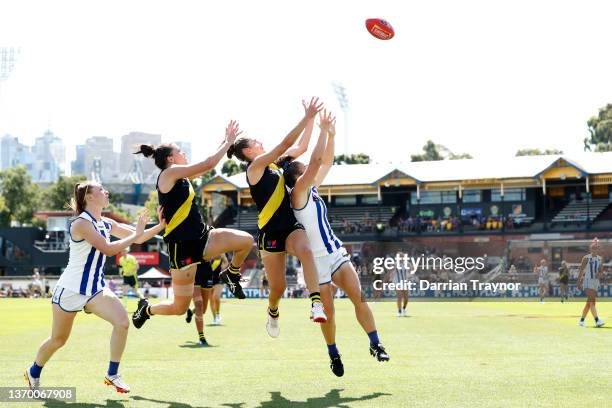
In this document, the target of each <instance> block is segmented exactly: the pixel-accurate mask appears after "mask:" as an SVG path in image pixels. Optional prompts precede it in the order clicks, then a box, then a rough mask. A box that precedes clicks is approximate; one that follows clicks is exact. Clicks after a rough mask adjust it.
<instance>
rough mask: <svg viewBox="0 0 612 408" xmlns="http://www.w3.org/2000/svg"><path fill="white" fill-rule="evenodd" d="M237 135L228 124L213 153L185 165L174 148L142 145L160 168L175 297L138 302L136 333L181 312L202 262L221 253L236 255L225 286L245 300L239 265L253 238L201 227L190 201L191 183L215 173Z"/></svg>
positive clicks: (192, 194) (160, 194)
mask: <svg viewBox="0 0 612 408" xmlns="http://www.w3.org/2000/svg"><path fill="white" fill-rule="evenodd" d="M238 134H240V131H239V129H238V124H237V122H234V121H231V122H230V123H229V124H228V126H227V128H226V129H225V139H224V141H223V143H221V145H220V146H219V148H218V149H217V151H216V152H215V153H214V154H213V155H212V156H210V157H209V158H207V159H206V160H203V161H201V162H199V163H196V164H188V162H187V158H186V156H185V153H183V152H182V151H181V150H180V148H179V147H178V146H177V145H176V144H162V145H161V146H158V147H153V146H149V145H141V146H140V150H139V151H138V152H137V153H141V154H143V155H144V156H145V157H153V158H154V159H155V165H156V166H157V167H158V168H160V169H161V172H160V173H159V176H158V178H157V195H158V198H159V204H160V205H161V206H162V208H163V212H164V218H165V219H166V222H167V226H166V229H165V232H164V241H165V242H166V244H167V245H168V256H169V258H170V274H171V275H172V290H173V292H174V299H173V300H171V301H164V302H161V303H156V304H154V305H149V303H148V302H147V300H146V299H141V300H140V301H139V302H138V309H137V310H136V312H134V314H133V315H132V322H133V323H134V326H135V327H136V328H137V329H139V328H141V327H142V325H143V324H144V323H145V322H146V320H147V319H149V318H150V317H151V316H154V315H182V314H185V312H186V311H187V309H188V308H189V305H190V303H191V299H192V297H193V283H194V279H195V275H196V269H197V265H198V264H199V263H200V262H202V260H210V259H212V258H214V257H216V256H218V255H220V254H222V253H225V252H233V253H234V256H233V257H232V263H231V264H230V266H229V267H228V269H227V270H226V271H225V272H226V276H227V279H228V283H229V284H228V286H229V287H230V290H231V291H232V293H233V294H234V295H235V296H236V297H237V298H239V299H244V298H245V295H244V292H243V291H242V287H241V285H240V266H241V265H242V262H243V261H244V260H245V259H246V257H247V256H248V254H249V252H250V251H251V249H252V247H253V237H251V235H250V234H248V233H246V232H243V231H238V230H234V229H229V228H218V229H215V228H212V227H210V226H208V225H206V224H204V222H203V221H202V216H201V214H200V210H199V209H198V206H197V204H196V200H194V198H195V191H194V189H193V187H192V185H191V182H190V181H189V180H190V179H192V178H196V177H199V176H200V175H202V174H203V173H205V172H207V171H209V170H211V169H213V168H214V167H215V166H216V165H217V164H218V163H219V161H220V160H221V158H222V157H223V155H224V154H225V153H226V152H227V149H228V148H229V147H230V146H232V145H233V143H234V140H235V139H236V137H237V136H238Z"/></svg>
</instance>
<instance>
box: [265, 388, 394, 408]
mask: <svg viewBox="0 0 612 408" xmlns="http://www.w3.org/2000/svg"><path fill="white" fill-rule="evenodd" d="M341 391H344V390H342V389H340V390H338V389H335V390H331V391H329V392H328V393H327V394H325V395H324V396H323V397H314V398H308V399H307V400H306V401H291V400H288V399H287V398H285V397H283V396H282V395H281V393H280V392H278V391H273V392H270V396H271V397H272V400H271V401H264V402H261V403H260V405H259V408H268V407H298V408H299V407H308V408H327V407H346V408H348V407H349V405H345V404H348V403H351V402H355V401H367V400H373V399H376V398H378V397H382V396H385V395H391V394H386V393H383V392H375V393H373V394H366V395H363V396H361V397H341V396H340V392H341ZM372 406H373V405H372Z"/></svg>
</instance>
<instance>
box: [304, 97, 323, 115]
mask: <svg viewBox="0 0 612 408" xmlns="http://www.w3.org/2000/svg"><path fill="white" fill-rule="evenodd" d="M302 106H304V112H305V116H306V117H307V118H308V119H312V118H314V117H315V116H317V113H319V112H321V109H323V102H319V98H317V97H314V96H313V97H312V98H311V99H310V102H309V103H308V105H306V104H305V103H304V101H302Z"/></svg>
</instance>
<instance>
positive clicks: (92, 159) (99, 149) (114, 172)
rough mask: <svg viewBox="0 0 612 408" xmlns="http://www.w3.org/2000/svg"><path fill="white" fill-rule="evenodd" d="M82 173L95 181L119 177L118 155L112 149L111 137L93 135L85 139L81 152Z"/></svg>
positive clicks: (115, 179)
mask: <svg viewBox="0 0 612 408" xmlns="http://www.w3.org/2000/svg"><path fill="white" fill-rule="evenodd" d="M83 156H84V157H83V162H84V174H85V175H86V176H87V178H88V179H93V180H96V181H103V182H106V181H117V180H118V179H119V166H118V164H119V163H118V162H119V155H118V154H117V153H115V151H114V150H113V139H112V138H110V137H106V136H94V137H90V138H89V139H87V140H86V141H85V148H84V153H83Z"/></svg>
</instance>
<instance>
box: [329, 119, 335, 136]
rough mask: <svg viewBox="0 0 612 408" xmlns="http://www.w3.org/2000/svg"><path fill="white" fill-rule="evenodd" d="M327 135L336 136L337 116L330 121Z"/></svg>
mask: <svg viewBox="0 0 612 408" xmlns="http://www.w3.org/2000/svg"><path fill="white" fill-rule="evenodd" d="M327 135H328V136H331V137H334V136H336V118H334V120H332V122H331V123H330V125H329V129H327Z"/></svg>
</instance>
